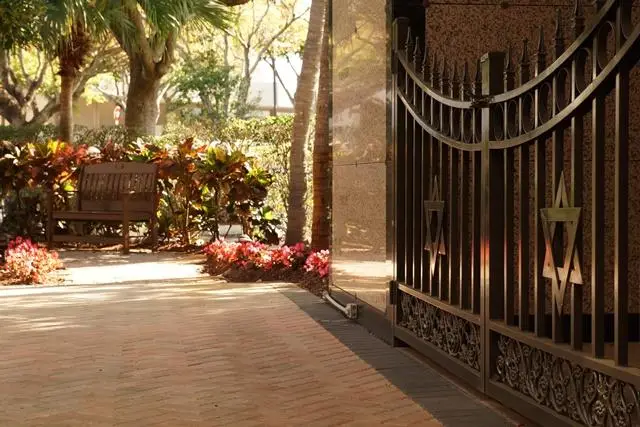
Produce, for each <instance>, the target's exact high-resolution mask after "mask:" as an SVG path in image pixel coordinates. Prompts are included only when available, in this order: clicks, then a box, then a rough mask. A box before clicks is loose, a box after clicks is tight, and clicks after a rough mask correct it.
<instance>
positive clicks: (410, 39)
mask: <svg viewBox="0 0 640 427" xmlns="http://www.w3.org/2000/svg"><path fill="white" fill-rule="evenodd" d="M404 50H405V52H406V54H407V59H409V58H410V57H411V54H412V53H413V37H412V36H411V27H408V28H407V41H406V42H405V44H404Z"/></svg>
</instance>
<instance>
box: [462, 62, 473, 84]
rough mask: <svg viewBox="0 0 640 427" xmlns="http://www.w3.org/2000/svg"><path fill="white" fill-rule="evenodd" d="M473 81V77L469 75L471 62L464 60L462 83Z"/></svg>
mask: <svg viewBox="0 0 640 427" xmlns="http://www.w3.org/2000/svg"><path fill="white" fill-rule="evenodd" d="M470 81H471V77H470V76H469V62H468V61H464V64H463V65H462V83H469V82H470Z"/></svg>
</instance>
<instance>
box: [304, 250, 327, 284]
mask: <svg viewBox="0 0 640 427" xmlns="http://www.w3.org/2000/svg"><path fill="white" fill-rule="evenodd" d="M304 269H305V271H307V272H308V273H313V274H317V275H318V276H320V277H321V278H323V279H324V278H325V277H327V276H329V251H319V252H313V253H311V255H309V257H308V258H307V260H306V262H305V263H304Z"/></svg>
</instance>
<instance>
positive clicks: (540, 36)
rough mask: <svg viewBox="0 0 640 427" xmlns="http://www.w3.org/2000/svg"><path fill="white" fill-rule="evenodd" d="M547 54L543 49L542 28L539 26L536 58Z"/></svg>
mask: <svg viewBox="0 0 640 427" xmlns="http://www.w3.org/2000/svg"><path fill="white" fill-rule="evenodd" d="M546 53H547V52H546V50H545V47H544V28H543V27H542V25H540V31H539V36H538V56H540V55H545V54H546Z"/></svg>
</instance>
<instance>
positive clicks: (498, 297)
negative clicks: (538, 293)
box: [480, 52, 505, 392]
mask: <svg viewBox="0 0 640 427" xmlns="http://www.w3.org/2000/svg"><path fill="white" fill-rule="evenodd" d="M504 60H505V54H504V52H489V53H487V54H485V55H484V56H483V57H482V59H481V65H482V94H483V95H484V96H491V95H495V94H498V93H501V92H502V91H503V88H504V82H503V71H504ZM492 116H493V115H492V112H491V109H490V108H489V105H483V108H482V181H481V192H482V195H481V196H482V201H481V204H482V212H481V218H482V251H483V254H482V287H481V294H482V299H481V301H482V306H481V314H480V316H481V318H482V321H481V323H480V327H481V331H480V333H481V336H482V339H483V349H482V363H481V366H482V388H483V390H484V391H485V392H486V390H487V383H488V381H489V377H490V375H491V374H490V371H491V355H492V354H494V353H495V349H493V348H492V347H493V344H492V340H491V330H490V327H489V322H490V320H491V319H493V318H502V317H503V315H504V197H502V196H503V195H502V194H501V193H502V189H503V188H504V178H505V177H504V168H503V167H502V162H501V160H502V158H503V157H502V153H501V152H500V151H497V152H495V153H492V152H490V151H489V141H490V140H492V139H493V138H494V133H495V125H496V124H495V123H493V117H492ZM497 125H498V126H499V125H500V124H497ZM492 189H493V191H492ZM492 283H493V284H492Z"/></svg>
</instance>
